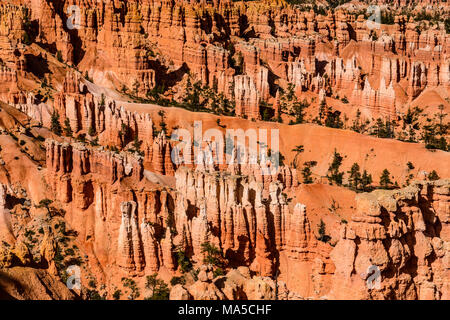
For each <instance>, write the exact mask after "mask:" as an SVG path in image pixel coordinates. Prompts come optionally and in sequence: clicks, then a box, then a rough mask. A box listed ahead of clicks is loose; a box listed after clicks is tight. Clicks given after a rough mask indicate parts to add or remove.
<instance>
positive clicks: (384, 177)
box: [380, 169, 392, 189]
mask: <svg viewBox="0 0 450 320" xmlns="http://www.w3.org/2000/svg"><path fill="white" fill-rule="evenodd" d="M390 174H391V173H390V172H389V170H388V169H384V170H383V172H382V173H381V176H380V186H381V187H382V188H384V189H387V188H389V186H390V185H391V184H392V181H391V178H390Z"/></svg>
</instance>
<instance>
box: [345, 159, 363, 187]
mask: <svg viewBox="0 0 450 320" xmlns="http://www.w3.org/2000/svg"><path fill="white" fill-rule="evenodd" d="M348 173H349V174H350V177H349V178H348V184H349V185H350V187H351V188H352V189H353V190H358V189H359V185H360V183H361V172H360V168H359V164H357V163H356V162H355V163H354V164H353V165H352V167H351V169H350V171H348Z"/></svg>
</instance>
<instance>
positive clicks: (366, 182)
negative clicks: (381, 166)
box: [361, 170, 372, 191]
mask: <svg viewBox="0 0 450 320" xmlns="http://www.w3.org/2000/svg"><path fill="white" fill-rule="evenodd" d="M371 184H372V175H371V174H368V173H367V171H366V170H364V172H363V174H362V177H361V188H362V190H363V191H369V186H370V185H371Z"/></svg>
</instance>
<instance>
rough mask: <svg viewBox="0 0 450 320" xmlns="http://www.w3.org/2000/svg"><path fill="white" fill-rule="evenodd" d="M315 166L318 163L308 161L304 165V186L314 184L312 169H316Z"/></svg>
mask: <svg viewBox="0 0 450 320" xmlns="http://www.w3.org/2000/svg"><path fill="white" fill-rule="evenodd" d="M315 165H317V162H316V161H308V162H305V163H304V164H303V166H304V167H303V169H302V176H303V183H304V184H311V183H313V179H312V171H311V168H312V167H314V166H315Z"/></svg>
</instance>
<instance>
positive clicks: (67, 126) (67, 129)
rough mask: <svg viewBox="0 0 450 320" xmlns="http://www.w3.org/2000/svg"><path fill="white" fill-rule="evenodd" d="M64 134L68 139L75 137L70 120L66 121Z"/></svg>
mask: <svg viewBox="0 0 450 320" xmlns="http://www.w3.org/2000/svg"><path fill="white" fill-rule="evenodd" d="M64 134H65V135H66V136H68V137H72V135H73V132H72V128H71V127H70V120H69V119H68V118H66V120H64Z"/></svg>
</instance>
